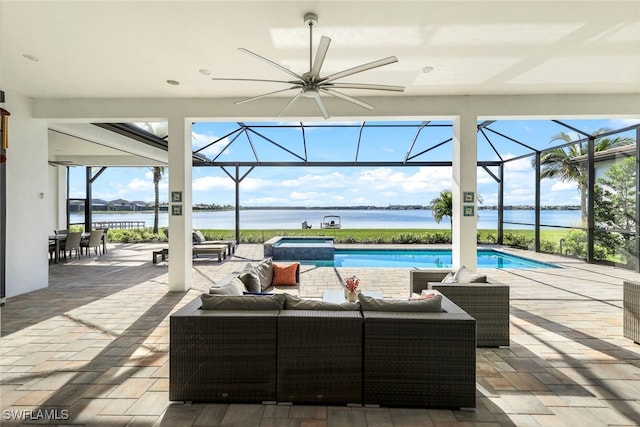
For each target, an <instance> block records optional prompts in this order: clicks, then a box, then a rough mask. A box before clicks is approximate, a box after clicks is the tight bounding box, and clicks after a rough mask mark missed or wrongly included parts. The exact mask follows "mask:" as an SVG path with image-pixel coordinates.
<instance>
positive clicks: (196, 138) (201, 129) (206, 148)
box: [191, 122, 242, 160]
mask: <svg viewBox="0 0 640 427" xmlns="http://www.w3.org/2000/svg"><path fill="white" fill-rule="evenodd" d="M239 129H240V127H239V126H238V124H237V123H230V122H196V123H193V125H192V128H191V134H192V147H193V152H194V153H197V154H201V155H204V156H205V157H206V158H207V159H208V160H212V159H214V158H216V157H217V156H218V155H220V153H222V152H224V151H226V148H227V146H228V145H229V144H230V143H231V142H232V141H234V140H235V139H236V138H238V137H240V136H241V135H242V134H241V133H240V132H239ZM229 154H230V153H226V154H225V156H227V155H229Z"/></svg>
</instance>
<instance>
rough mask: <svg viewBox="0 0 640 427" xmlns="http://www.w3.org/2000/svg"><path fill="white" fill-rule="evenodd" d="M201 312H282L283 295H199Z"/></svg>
mask: <svg viewBox="0 0 640 427" xmlns="http://www.w3.org/2000/svg"><path fill="white" fill-rule="evenodd" d="M200 299H201V300H202V309H203V310H282V309H283V307H284V295H275V294H274V295H241V296H236V295H228V296H224V295H208V294H202V295H200Z"/></svg>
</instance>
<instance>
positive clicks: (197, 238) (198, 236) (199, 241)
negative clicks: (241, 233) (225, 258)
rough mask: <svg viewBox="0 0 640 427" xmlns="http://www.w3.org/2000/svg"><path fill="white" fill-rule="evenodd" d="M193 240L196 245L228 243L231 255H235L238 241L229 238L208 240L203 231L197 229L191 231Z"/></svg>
mask: <svg viewBox="0 0 640 427" xmlns="http://www.w3.org/2000/svg"><path fill="white" fill-rule="evenodd" d="M191 237H192V241H193V244H194V245H227V248H228V252H229V255H233V253H234V252H235V251H236V241H235V240H233V239H228V240H207V238H206V237H204V234H202V232H201V231H199V230H196V231H194V232H193V233H191Z"/></svg>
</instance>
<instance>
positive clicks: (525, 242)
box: [504, 233, 533, 249]
mask: <svg viewBox="0 0 640 427" xmlns="http://www.w3.org/2000/svg"><path fill="white" fill-rule="evenodd" d="M504 244H505V245H509V246H511V247H514V248H517V249H530V246H531V245H532V244H533V239H527V237H526V236H525V235H524V234H513V233H507V234H505V235H504Z"/></svg>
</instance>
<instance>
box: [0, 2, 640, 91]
mask: <svg viewBox="0 0 640 427" xmlns="http://www.w3.org/2000/svg"><path fill="white" fill-rule="evenodd" d="M0 8H1V9H0V15H1V16H0V19H1V22H0V24H1V25H0V49H1V50H0V61H1V62H0V64H1V66H0V82H1V84H0V85H1V86H2V88H3V89H7V88H9V89H13V90H16V91H18V92H21V93H23V94H26V95H28V96H31V97H36V98H42V97H69V98H78V97H80V98H86V97H93V98H95V97H98V98H99V97H120V98H121V97H125V98H129V97H132V98H133V97H151V98H155V97H163V98H167V97H199V98H210V97H248V96H253V95H258V94H261V93H264V92H269V91H273V90H276V89H279V88H282V87H283V86H281V85H278V84H271V83H237V82H214V81H212V80H211V79H210V77H211V76H217V77H239V78H266V79H284V80H289V77H290V76H288V75H287V74H285V73H283V72H282V71H279V70H277V69H276V68H273V67H271V66H269V65H268V64H266V63H264V62H262V61H259V60H258V59H256V58H253V57H251V56H249V55H245V54H243V53H241V52H239V51H238V50H237V48H238V47H244V48H247V49H249V50H252V51H254V52H256V53H258V54H260V55H262V56H265V57H267V58H269V59H271V60H273V61H275V62H277V63H279V64H281V65H283V66H285V67H288V68H290V69H292V70H293V71H295V72H297V73H299V74H301V73H304V72H305V71H307V70H308V65H309V52H308V48H309V37H308V29H307V27H306V26H305V24H304V23H303V16H304V14H305V12H309V11H312V12H315V13H317V14H318V16H319V23H318V25H317V27H316V28H315V29H314V50H315V47H316V46H317V43H318V42H319V39H320V36H321V35H326V36H328V37H330V38H331V39H332V43H331V46H330V48H329V52H328V55H327V58H326V61H325V66H324V67H323V74H326V73H332V72H335V71H339V70H342V69H345V68H349V67H352V66H355V65H360V64H362V63H366V62H370V61H373V60H377V59H380V58H383V57H386V56H390V55H395V56H397V58H398V62H397V63H395V64H391V65H387V66H384V67H381V68H378V69H376V70H370V71H366V72H363V73H360V74H356V75H353V76H350V77H347V78H345V79H344V80H343V81H345V82H364V83H380V84H390V85H403V86H406V92H405V95H409V96H415V95H433V94H439V95H465V94H479V95H484V94H550V93H552V94H557V93H575V94H585V93H638V92H640V1H637V0H626V1H577V0H574V1H548V2H543V1H526V0H511V1H505V0H502V1H482V0H475V1H474V0H468V1H456V0H454V1H451V0H448V1H408V2H407V1H405V2H399V1H398V2H397V1H393V2H391V1H291V0H290V1H253V2H249V1H243V0H240V1H164V2H158V1H64V2H63V1H6V0H1V1H0ZM24 55H27V56H33V57H35V58H37V59H38V61H32V60H30V59H27V58H26V57H25V56H24ZM424 67H433V71H432V72H430V73H427V74H425V73H422V72H421V70H422V69H423V68H424ZM201 69H206V70H209V71H210V73H211V75H210V76H206V75H203V74H202V73H200V72H199V70H201ZM168 79H173V80H177V81H179V82H180V84H179V85H178V86H172V85H169V84H167V83H166V80H168ZM345 92H346V91H345ZM348 92H349V94H350V95H353V96H359V95H362V96H366V95H372V94H375V95H376V96H403V95H402V94H394V93H386V92H384V93H381V92H375V93H366V92H364V93H363V91H357V90H349V91H348ZM285 96H291V93H288V94H285ZM256 102H260V101H256Z"/></svg>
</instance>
